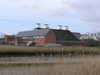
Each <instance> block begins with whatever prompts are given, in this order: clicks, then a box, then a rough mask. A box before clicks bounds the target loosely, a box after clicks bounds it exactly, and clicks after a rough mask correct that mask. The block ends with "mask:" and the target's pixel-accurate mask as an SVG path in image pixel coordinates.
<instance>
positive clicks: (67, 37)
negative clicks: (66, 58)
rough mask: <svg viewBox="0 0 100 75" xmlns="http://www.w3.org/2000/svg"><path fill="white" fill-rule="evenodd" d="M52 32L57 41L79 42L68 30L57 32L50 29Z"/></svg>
mask: <svg viewBox="0 0 100 75" xmlns="http://www.w3.org/2000/svg"><path fill="white" fill-rule="evenodd" d="M52 30H53V32H54V33H55V35H56V40H57V41H80V40H79V39H78V38H77V37H76V36H75V35H73V34H72V33H71V32H70V31H69V30H57V29H52Z"/></svg>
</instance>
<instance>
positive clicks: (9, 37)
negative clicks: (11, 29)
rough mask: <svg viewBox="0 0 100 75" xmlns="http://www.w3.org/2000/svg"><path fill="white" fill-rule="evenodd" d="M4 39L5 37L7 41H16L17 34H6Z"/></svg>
mask: <svg viewBox="0 0 100 75" xmlns="http://www.w3.org/2000/svg"><path fill="white" fill-rule="evenodd" d="M4 39H5V42H7V43H8V42H10V41H14V40H15V36H14V35H6V36H5V37H4Z"/></svg>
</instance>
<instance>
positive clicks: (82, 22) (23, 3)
mask: <svg viewBox="0 0 100 75" xmlns="http://www.w3.org/2000/svg"><path fill="white" fill-rule="evenodd" d="M36 23H41V27H44V24H49V27H50V28H54V29H56V28H57V26H58V25H62V26H63V27H64V26H68V27H69V30H70V31H72V32H80V33H87V32H99V31H100V25H99V24H100V0H0V32H2V33H5V34H17V33H18V32H19V31H27V30H33V29H34V28H35V26H36Z"/></svg>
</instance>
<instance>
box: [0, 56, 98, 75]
mask: <svg viewBox="0 0 100 75" xmlns="http://www.w3.org/2000/svg"><path fill="white" fill-rule="evenodd" d="M87 58H88V57H87ZM93 58H94V57H93ZM26 59H27V58H26ZM71 60H72V61H73V59H71ZM87 60H90V62H86V61H87ZM0 75H100V59H99V57H95V61H94V62H91V58H88V59H86V60H85V59H84V60H83V61H82V62H66V63H37V64H28V63H27V64H21V65H18V64H0Z"/></svg>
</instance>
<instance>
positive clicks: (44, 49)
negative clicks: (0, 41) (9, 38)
mask: <svg viewBox="0 0 100 75" xmlns="http://www.w3.org/2000/svg"><path fill="white" fill-rule="evenodd" d="M51 51H52V52H62V51H65V52H67V51H70V52H71V51H76V52H78V51H81V52H100V47H81V46H68V47H26V46H6V45H5V46H2V45H1V46H0V52H51Z"/></svg>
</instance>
